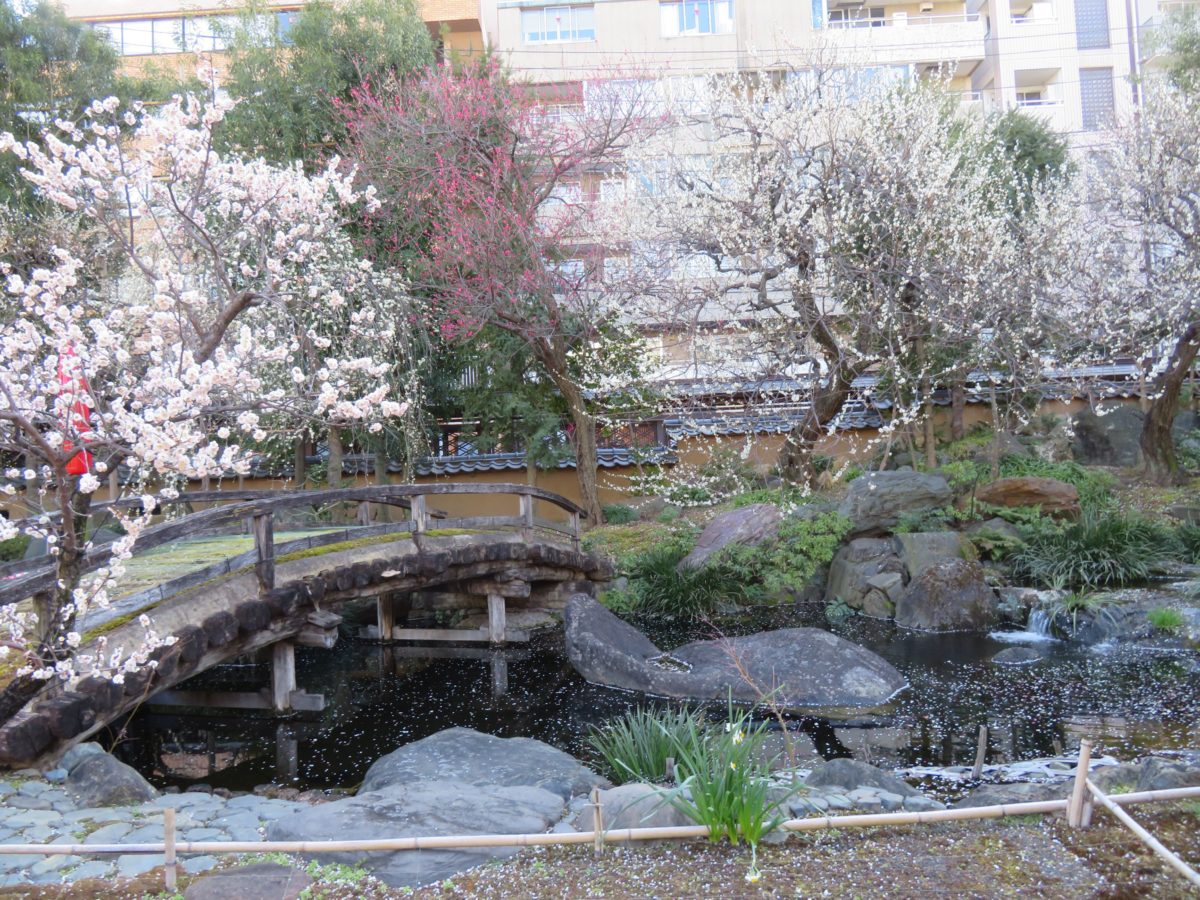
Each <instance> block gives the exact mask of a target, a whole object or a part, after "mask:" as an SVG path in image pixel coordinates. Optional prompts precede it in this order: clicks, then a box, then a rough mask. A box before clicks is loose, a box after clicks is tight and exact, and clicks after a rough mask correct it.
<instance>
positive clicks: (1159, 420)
mask: <svg viewBox="0 0 1200 900" xmlns="http://www.w3.org/2000/svg"><path fill="white" fill-rule="evenodd" d="M1198 352H1200V322H1193V323H1192V324H1191V325H1189V326H1188V327H1187V329H1186V330H1185V331H1184V333H1183V334H1182V335H1180V337H1179V340H1178V341H1176V343H1175V347H1174V349H1173V350H1172V351H1171V356H1170V358H1169V359H1168V361H1167V369H1166V371H1165V372H1164V373H1163V374H1162V376H1161V377H1160V378H1159V379H1158V384H1157V385H1156V386H1155V390H1154V399H1153V400H1151V401H1150V406H1149V408H1148V409H1147V410H1146V421H1145V423H1144V424H1143V425H1142V435H1141V447H1142V456H1143V457H1144V459H1145V466H1146V474H1147V475H1149V476H1150V477H1151V478H1153V479H1154V480H1155V481H1157V482H1159V483H1160V484H1171V483H1174V482H1176V481H1178V480H1179V477H1180V473H1179V461H1178V460H1177V459H1176V458H1175V441H1174V438H1173V437H1172V435H1171V426H1172V425H1174V424H1175V411H1176V409H1177V408H1178V406H1179V393H1180V390H1181V389H1182V388H1183V384H1184V382H1185V381H1187V377H1188V373H1189V372H1190V371H1191V369H1192V366H1193V365H1194V364H1195V362H1196V355H1197V353H1198Z"/></svg>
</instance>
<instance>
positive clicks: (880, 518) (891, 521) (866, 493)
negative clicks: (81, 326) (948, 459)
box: [838, 471, 954, 535]
mask: <svg viewBox="0 0 1200 900" xmlns="http://www.w3.org/2000/svg"><path fill="white" fill-rule="evenodd" d="M953 498H954V494H953V492H952V491H951V490H950V485H948V484H947V483H946V479H945V478H943V477H942V476H941V475H933V474H925V473H923V472H905V471H901V472H869V473H867V474H866V475H860V476H859V477H858V478H855V479H854V480H853V481H852V482H850V489H849V491H847V493H846V497H845V499H843V500H842V505H841V506H840V507H839V508H838V512H839V513H841V514H842V515H843V516H845V517H846V518H847V519H849V520H850V532H851V534H852V535H864V534H884V533H886V532H888V531H890V530H891V529H892V528H895V527H896V524H897V523H898V522H899V521H900V515H901V514H902V513H906V512H917V511H919V510H925V509H939V508H941V507H943V506H948V505H949V504H950V501H951V500H953Z"/></svg>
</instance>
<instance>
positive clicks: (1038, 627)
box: [1025, 607, 1054, 637]
mask: <svg viewBox="0 0 1200 900" xmlns="http://www.w3.org/2000/svg"><path fill="white" fill-rule="evenodd" d="M1053 624H1054V620H1053V618H1052V617H1051V616H1050V614H1049V613H1047V612H1046V611H1045V610H1044V609H1042V608H1041V607H1037V608H1035V609H1031V610H1030V611H1029V622H1028V623H1027V624H1026V625H1025V630H1026V631H1028V632H1030V633H1032V634H1037V635H1041V636H1043V637H1053V636H1054V635H1053V632H1052V631H1051V626H1052V625H1053Z"/></svg>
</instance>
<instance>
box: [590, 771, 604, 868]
mask: <svg viewBox="0 0 1200 900" xmlns="http://www.w3.org/2000/svg"><path fill="white" fill-rule="evenodd" d="M592 832H593V836H594V842H593V845H592V846H593V851H592V852H593V853H594V854H595V855H596V857H597V858H599V857H600V856H603V855H604V807H603V806H602V805H601V803H600V788H592Z"/></svg>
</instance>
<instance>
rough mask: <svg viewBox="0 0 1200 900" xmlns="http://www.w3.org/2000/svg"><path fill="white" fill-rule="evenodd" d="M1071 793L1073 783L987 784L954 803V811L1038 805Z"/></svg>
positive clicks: (1067, 781)
mask: <svg viewBox="0 0 1200 900" xmlns="http://www.w3.org/2000/svg"><path fill="white" fill-rule="evenodd" d="M1070 793H1071V781H1069V780H1064V781H1043V782H1027V781H1022V782H1016V783H1014V784H985V785H982V786H981V787H977V788H975V789H974V790H972V791H970V792H969V793H967V794H966V796H964V797H962V798H961V799H959V800H958V801H957V802H956V803H952V804H951V807H952V808H954V809H967V808H968V807H972V806H1003V805H1006V804H1009V803H1037V802H1039V801H1042V800H1062V799H1063V798H1064V797H1066V796H1067V795H1069V794H1070Z"/></svg>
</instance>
